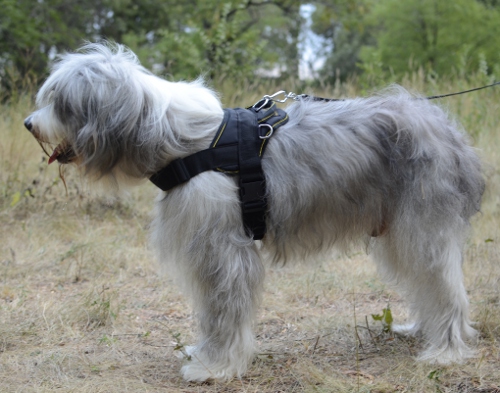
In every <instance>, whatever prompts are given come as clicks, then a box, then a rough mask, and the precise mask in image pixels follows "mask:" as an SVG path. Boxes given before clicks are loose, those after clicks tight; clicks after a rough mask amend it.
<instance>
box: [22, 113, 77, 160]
mask: <svg viewBox="0 0 500 393" xmlns="http://www.w3.org/2000/svg"><path fill="white" fill-rule="evenodd" d="M24 126H25V127H26V128H27V129H28V131H29V132H31V134H32V135H33V136H34V137H35V139H36V140H37V141H38V143H40V145H41V146H42V149H43V150H44V151H45V153H47V155H49V159H48V163H49V164H52V163H53V162H54V161H56V160H57V162H59V164H69V163H70V162H72V161H74V159H75V158H76V154H75V152H74V151H73V149H72V148H71V146H69V144H68V143H66V142H65V141H63V142H61V143H59V144H58V145H57V146H56V148H55V149H54V151H53V152H52V154H49V153H48V152H47V151H46V150H45V148H44V147H43V145H42V142H44V141H43V140H40V138H39V136H38V135H37V133H36V132H35V130H34V129H33V122H32V120H31V116H28V117H27V118H26V119H25V120H24Z"/></svg>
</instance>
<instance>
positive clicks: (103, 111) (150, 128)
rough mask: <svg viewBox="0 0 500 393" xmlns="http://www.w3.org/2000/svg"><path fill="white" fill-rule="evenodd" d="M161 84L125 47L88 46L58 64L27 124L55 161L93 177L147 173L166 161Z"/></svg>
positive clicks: (166, 127)
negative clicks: (73, 164) (159, 162)
mask: <svg viewBox="0 0 500 393" xmlns="http://www.w3.org/2000/svg"><path fill="white" fill-rule="evenodd" d="M159 84H169V82H166V81H164V80H162V79H160V78H157V77H155V76H154V75H152V74H151V73H150V72H149V71H147V70H146V69H144V68H143V67H142V66H141V65H140V64H139V62H138V60H137V57H136V56H135V55H134V54H133V53H132V52H131V51H129V50H127V49H125V48H124V47H123V46H121V45H112V44H87V45H85V46H83V47H82V48H81V49H80V51H79V52H78V53H71V54H65V55H63V56H61V57H60V59H59V61H58V62H56V63H55V65H54V66H53V68H52V72H51V74H50V76H49V78H48V79H47V80H46V82H45V83H44V84H43V86H42V87H41V89H40V91H39V92H38V94H37V98H36V105H37V108H38V110H36V111H35V112H33V113H32V114H31V115H30V116H29V117H27V118H26V120H25V122H24V124H25V126H26V128H27V129H28V130H29V131H30V132H31V133H32V134H33V136H34V137H35V138H36V139H37V140H38V141H39V142H40V144H41V145H42V147H44V148H45V149H47V150H46V152H47V153H48V155H49V156H50V157H49V163H51V162H53V161H58V162H59V163H60V164H68V163H75V164H77V165H78V166H79V167H80V168H81V169H83V172H84V173H85V174H86V175H90V176H92V177H94V178H102V177H104V176H107V175H112V176H115V177H116V176H118V175H125V176H126V177H133V178H143V177H145V176H147V175H148V173H151V172H153V171H154V170H157V169H158V168H157V161H158V160H159V159H165V152H164V149H163V146H164V143H165V140H167V141H168V136H165V133H168V131H169V130H170V124H168V119H166V116H165V113H166V107H167V106H168V104H169V102H168V96H166V97H165V95H163V96H162V97H159V95H160V93H159V91H160V89H159V88H158V85H159ZM170 84H171V83H170ZM164 90H165V89H164ZM166 90H168V89H166ZM152 157H155V160H154V162H153V159H152Z"/></svg>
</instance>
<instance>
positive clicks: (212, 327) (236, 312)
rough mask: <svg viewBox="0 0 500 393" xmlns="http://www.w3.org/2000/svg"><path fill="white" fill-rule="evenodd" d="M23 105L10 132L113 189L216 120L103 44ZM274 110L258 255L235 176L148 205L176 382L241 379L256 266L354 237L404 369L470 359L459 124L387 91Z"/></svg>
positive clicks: (466, 213)
mask: <svg viewBox="0 0 500 393" xmlns="http://www.w3.org/2000/svg"><path fill="white" fill-rule="evenodd" d="M37 105H38V107H39V109H38V110H37V111H36V112H34V113H33V114H32V115H31V116H30V117H28V118H27V119H26V122H25V124H26V126H27V127H28V128H29V129H30V131H31V132H32V133H33V134H34V136H35V137H36V138H37V139H38V140H39V141H41V142H50V143H54V144H58V146H57V148H56V150H57V151H58V153H57V154H55V156H54V157H56V158H57V159H58V160H59V161H60V162H61V163H67V162H74V163H76V164H77V165H78V166H79V167H80V168H81V169H82V170H83V172H84V173H85V174H87V175H88V176H90V177H91V178H92V179H101V180H102V179H107V181H108V183H109V184H111V185H114V187H123V186H126V185H128V184H130V183H136V182H137V181H140V180H142V179H147V178H149V177H150V176H151V175H152V174H153V173H155V172H156V171H158V170H159V169H161V168H162V167H164V166H166V165H167V164H168V163H169V162H170V161H172V160H173V159H175V158H179V157H184V156H187V155H189V154H191V153H193V152H196V151H198V150H201V149H204V148H207V147H208V145H209V143H210V141H211V140H212V138H213V136H214V134H215V132H216V130H217V128H218V126H219V124H220V122H221V121H222V116H223V112H222V108H221V104H220V102H219V100H218V98H217V95H216V94H215V93H214V92H212V91H211V90H209V89H208V88H206V87H205V86H204V85H203V83H202V82H201V81H196V82H194V83H171V82H168V81H165V80H163V79H160V78H158V77H156V76H154V75H152V74H151V73H150V72H148V71H147V70H145V69H144V68H142V67H141V66H140V65H139V63H138V61H137V58H136V57H135V55H134V54H133V53H132V52H130V51H128V50H126V49H124V48H123V47H122V46H119V45H115V46H112V45H100V44H89V45H87V46H85V47H83V48H82V49H81V51H80V53H76V54H67V55H64V56H62V58H61V60H60V61H59V62H58V63H57V64H56V65H55V66H54V68H53V70H52V74H51V76H50V77H49V78H48V80H47V81H46V82H45V84H44V85H43V87H42V88H41V90H40V92H39V93H38V96H37ZM286 110H287V112H288V114H289V116H290V121H289V122H288V124H286V125H284V126H282V127H281V128H280V129H279V130H278V131H277V132H276V133H275V135H274V136H273V137H272V138H271V139H270V140H269V144H268V148H267V151H266V153H265V155H264V157H263V160H262V165H263V168H264V173H265V176H266V181H267V192H268V202H269V212H268V218H267V225H268V233H267V234H266V236H265V238H264V240H263V241H262V242H261V243H260V244H259V245H257V243H256V242H254V241H253V240H251V239H250V238H249V237H248V236H247V235H246V234H245V231H244V228H243V224H242V219H241V210H240V202H239V198H238V188H237V178H236V177H230V176H227V175H225V174H221V173H216V172H204V173H202V174H200V175H198V176H196V177H194V178H193V179H191V180H190V181H189V182H188V183H186V184H184V185H182V186H178V187H176V188H174V189H173V190H171V191H169V192H167V193H165V192H160V194H159V196H158V199H157V201H156V211H155V214H154V222H153V224H152V236H151V237H152V242H153V244H154V245H155V248H156V250H157V253H158V257H159V259H160V261H161V262H162V263H163V264H164V266H165V267H166V269H167V270H168V271H169V272H170V273H172V274H175V275H177V277H178V279H179V280H180V281H181V282H182V286H183V288H184V289H185V291H186V293H187V294H188V295H189V296H190V297H191V299H192V301H193V305H194V309H195V311H196V315H197V317H198V320H199V331H200V338H199V341H198V343H197V345H196V346H195V347H192V348H190V349H189V351H190V353H191V355H192V358H191V360H190V361H188V362H187V363H186V364H185V365H184V367H183V368H182V373H183V376H184V378H186V379H187V380H194V381H204V380H206V379H209V378H219V379H228V378H231V377H233V376H241V375H242V374H243V373H244V372H245V370H246V369H247V367H248V365H249V364H250V362H251V360H252V357H253V353H254V338H253V333H252V323H253V319H254V315H255V311H256V308H257V307H258V304H259V300H260V295H261V292H262V284H263V280H264V267H263V263H262V255H266V256H267V257H269V258H272V259H274V260H275V261H286V260H289V259H300V260H304V261H307V260H312V259H314V256H315V255H318V254H319V253H322V252H326V251H328V250H329V249H331V247H332V246H339V247H341V248H346V247H348V246H349V245H351V244H352V243H355V242H359V241H361V242H365V243H366V242H370V243H372V247H373V256H374V259H375V261H376V263H377V265H378V267H379V271H380V273H381V274H382V276H383V278H384V279H385V280H386V281H388V282H390V283H392V284H394V285H395V286H396V287H397V288H398V289H399V290H400V292H401V294H402V295H403V296H404V297H405V298H406V299H407V301H408V303H409V306H410V309H411V313H410V315H411V316H412V317H414V318H415V320H414V321H412V322H411V323H410V324H408V325H403V326H399V327H397V328H396V330H398V331H400V332H402V333H409V334H420V335H421V336H422V337H423V339H424V342H425V343H426V349H425V351H424V352H423V353H422V354H421V356H420V358H421V359H426V360H432V361H437V362H440V363H448V362H459V361H462V360H463V359H465V358H467V357H469V356H471V354H472V352H471V350H470V349H469V347H468V346H467V345H466V343H465V340H466V339H467V338H470V337H473V336H474V329H473V328H472V327H471V323H470V321H469V317H468V300H467V295H466V291H465V288H464V284H463V276H462V269H461V266H462V252H463V250H462V249H463V245H464V242H465V239H466V236H467V232H468V229H469V219H470V218H471V216H472V215H473V214H474V213H476V212H477V211H478V210H479V208H480V201H481V196H482V192H483V189H484V184H483V179H482V175H481V169H480V163H479V160H478V158H477V156H476V154H475V153H474V150H473V149H472V148H471V147H470V146H469V144H468V143H467V141H466V139H465V137H464V134H463V133H462V132H461V131H460V130H459V127H458V126H457V125H456V124H455V123H454V122H452V121H451V120H450V119H449V118H448V116H447V115H446V113H444V112H443V110H442V109H440V108H439V107H438V106H436V105H433V104H432V103H431V102H429V101H428V100H425V99H420V98H418V97H414V96H412V95H410V94H409V93H408V92H406V91H405V90H404V89H402V88H400V87H394V88H392V89H390V90H387V91H384V92H383V93H381V94H379V95H376V96H373V97H369V98H356V99H350V100H346V101H335V102H328V103H325V102H316V101H312V100H307V99H301V100H300V101H298V102H295V103H293V104H292V105H290V106H289V107H288V108H287V109H286Z"/></svg>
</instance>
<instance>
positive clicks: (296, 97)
mask: <svg viewBox="0 0 500 393" xmlns="http://www.w3.org/2000/svg"><path fill="white" fill-rule="evenodd" d="M496 85H500V81H497V82H494V83H492V84H490V85H486V86H481V87H476V88H474V89H469V90H464V91H459V92H456V93H449V94H440V95H436V96H428V97H423V98H421V99H423V100H435V99H438V98H446V97H451V96H457V95H460V94H466V93H470V92H473V91H477V90H482V89H486V88H488V87H493V86H496ZM281 94H283V95H284V98H283V99H278V98H276V97H278V96H279V95H281ZM289 98H290V99H293V100H295V101H299V100H300V99H304V98H305V99H310V100H313V101H323V102H333V101H345V100H346V99H344V98H324V97H318V96H310V95H308V94H295V93H292V92H290V93H287V92H285V91H284V90H280V91H278V92H277V93H274V94H273V95H270V96H269V95H265V96H264V98H263V99H264V100H269V101H274V102H282V103H283V102H285V101H286V100H288V99H289ZM419 99H420V98H419Z"/></svg>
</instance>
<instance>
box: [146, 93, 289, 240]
mask: <svg viewBox="0 0 500 393" xmlns="http://www.w3.org/2000/svg"><path fill="white" fill-rule="evenodd" d="M287 121H288V115H287V114H286V112H285V111H283V110H281V109H277V108H276V104H275V103H274V102H272V101H266V102H262V101H259V102H258V103H257V104H255V105H254V106H253V107H250V108H247V109H243V108H235V109H224V119H223V121H222V123H221V125H220V127H219V130H218V131H217V133H216V135H215V137H214V139H213V141H212V143H211V145H210V148H208V149H205V150H202V151H199V152H197V153H194V154H192V155H190V156H187V157H184V158H178V159H176V160H173V161H172V162H171V163H170V164H169V165H167V166H166V167H165V168H163V169H161V170H160V171H158V172H157V173H155V174H154V175H153V176H151V178H150V180H151V182H153V183H154V184H155V185H156V186H157V187H159V188H160V189H162V190H163V191H167V190H170V189H172V188H174V187H176V186H178V185H180V184H182V183H185V182H187V181H189V180H190V179H191V178H193V177H194V176H196V175H198V174H200V173H201V172H205V171H208V170H216V171H220V172H223V173H226V174H228V175H235V174H238V175H239V187H240V190H239V191H240V202H241V211H242V218H243V224H244V227H245V231H246V233H247V235H248V236H251V237H253V239H254V240H260V239H262V238H263V237H264V234H265V233H266V213H267V198H266V179H265V176H264V172H263V170H262V166H261V158H262V155H263V153H264V150H265V148H266V146H267V141H268V139H269V138H270V137H271V136H272V135H273V132H274V130H275V129H277V128H278V127H280V126H281V125H283V124H285V123H286V122H287Z"/></svg>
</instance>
